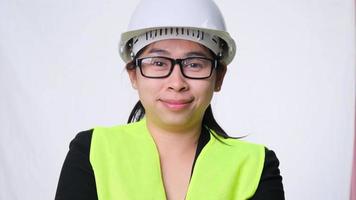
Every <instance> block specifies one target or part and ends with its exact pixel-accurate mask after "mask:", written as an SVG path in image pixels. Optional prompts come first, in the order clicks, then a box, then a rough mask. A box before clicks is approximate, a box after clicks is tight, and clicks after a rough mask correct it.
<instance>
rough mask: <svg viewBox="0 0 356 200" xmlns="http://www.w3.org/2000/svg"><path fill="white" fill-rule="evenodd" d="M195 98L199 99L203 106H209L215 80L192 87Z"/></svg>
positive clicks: (198, 83)
mask: <svg viewBox="0 0 356 200" xmlns="http://www.w3.org/2000/svg"><path fill="white" fill-rule="evenodd" d="M193 87H194V89H193V88H192V89H193V91H195V96H196V97H198V98H199V101H200V102H201V103H203V104H207V105H209V104H210V101H211V98H212V96H213V93H214V87H215V78H213V79H209V80H206V81H205V80H204V81H202V82H197V83H196V84H195V85H194V86H193Z"/></svg>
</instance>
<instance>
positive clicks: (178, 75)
mask: <svg viewBox="0 0 356 200" xmlns="http://www.w3.org/2000/svg"><path fill="white" fill-rule="evenodd" d="M167 81H168V87H169V89H171V90H174V91H177V92H181V91H185V90H187V89H188V83H187V81H186V78H185V77H184V76H183V72H182V71H181V68H180V66H179V64H178V63H177V64H175V66H174V67H173V71H172V73H171V74H170V76H169V77H168V80H167Z"/></svg>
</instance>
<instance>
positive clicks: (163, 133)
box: [147, 120, 201, 156]
mask: <svg viewBox="0 0 356 200" xmlns="http://www.w3.org/2000/svg"><path fill="white" fill-rule="evenodd" d="M147 128H148V130H149V132H150V134H151V136H152V137H153V140H154V141H155V143H156V145H157V148H158V151H159V153H160V155H161V156H164V155H168V154H170V155H172V154H175V155H177V154H178V155H179V154H185V153H191V152H192V151H193V152H195V150H196V147H197V144H198V139H199V136H200V132H201V124H197V125H196V126H191V127H189V128H181V127H179V128H174V127H162V126H157V125H156V124H155V123H153V122H151V121H149V120H147Z"/></svg>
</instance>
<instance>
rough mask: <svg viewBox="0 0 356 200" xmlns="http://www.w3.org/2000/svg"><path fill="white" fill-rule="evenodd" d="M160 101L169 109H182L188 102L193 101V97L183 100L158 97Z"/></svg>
mask: <svg viewBox="0 0 356 200" xmlns="http://www.w3.org/2000/svg"><path fill="white" fill-rule="evenodd" d="M160 102H162V103H163V105H165V106H166V107H167V108H169V109H171V110H182V109H185V108H187V107H188V106H189V105H190V103H192V102H193V99H185V100H172V99H160Z"/></svg>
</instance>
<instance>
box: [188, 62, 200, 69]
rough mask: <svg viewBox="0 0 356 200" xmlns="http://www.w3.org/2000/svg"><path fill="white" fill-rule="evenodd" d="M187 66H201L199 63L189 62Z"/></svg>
mask: <svg viewBox="0 0 356 200" xmlns="http://www.w3.org/2000/svg"><path fill="white" fill-rule="evenodd" d="M189 67H192V68H199V67H201V64H199V63H190V64H189Z"/></svg>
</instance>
